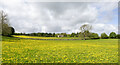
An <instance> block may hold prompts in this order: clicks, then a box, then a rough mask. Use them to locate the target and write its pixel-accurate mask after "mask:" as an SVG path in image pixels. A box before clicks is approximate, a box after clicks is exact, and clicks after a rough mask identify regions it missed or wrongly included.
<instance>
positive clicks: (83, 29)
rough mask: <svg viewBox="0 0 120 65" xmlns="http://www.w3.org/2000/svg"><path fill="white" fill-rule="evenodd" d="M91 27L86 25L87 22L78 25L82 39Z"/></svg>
mask: <svg viewBox="0 0 120 65" xmlns="http://www.w3.org/2000/svg"><path fill="white" fill-rule="evenodd" d="M91 29H92V26H90V25H88V24H84V25H82V26H81V27H80V30H81V32H82V34H83V37H84V40H85V37H86V36H87V35H88V32H89V31H90V30H91Z"/></svg>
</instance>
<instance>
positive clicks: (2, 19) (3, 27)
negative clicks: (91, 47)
mask: <svg viewBox="0 0 120 65" xmlns="http://www.w3.org/2000/svg"><path fill="white" fill-rule="evenodd" d="M91 29H92V26H90V25H88V24H84V25H82V26H81V27H80V31H81V32H78V33H71V34H67V33H28V34H26V33H15V29H14V28H13V27H12V26H11V25H10V24H9V19H8V15H7V14H6V13H5V12H3V11H0V34H1V35H3V36H11V35H27V36H40V37H58V35H62V36H63V37H82V38H83V39H84V40H86V39H100V38H101V39H108V38H120V34H116V33H115V32H111V33H110V34H109V35H107V34H106V33H102V34H101V36H99V35H98V34H97V33H93V32H90V30H91Z"/></svg>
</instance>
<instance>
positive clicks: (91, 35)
mask: <svg viewBox="0 0 120 65" xmlns="http://www.w3.org/2000/svg"><path fill="white" fill-rule="evenodd" d="M90 38H91V39H99V36H98V34H97V33H91V34H90Z"/></svg>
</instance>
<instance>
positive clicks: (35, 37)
mask: <svg viewBox="0 0 120 65" xmlns="http://www.w3.org/2000/svg"><path fill="white" fill-rule="evenodd" d="M13 36H14V37H19V38H33V39H82V38H80V37H37V36H24V35H13Z"/></svg>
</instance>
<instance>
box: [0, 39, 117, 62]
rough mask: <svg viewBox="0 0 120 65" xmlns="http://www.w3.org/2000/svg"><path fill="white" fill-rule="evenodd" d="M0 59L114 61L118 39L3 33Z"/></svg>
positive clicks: (16, 60) (115, 60)
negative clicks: (42, 37) (24, 36)
mask: <svg viewBox="0 0 120 65" xmlns="http://www.w3.org/2000/svg"><path fill="white" fill-rule="evenodd" d="M2 62H3V63H117V62H118V40H117V39H98V40H30V39H29V40H28V39H18V38H10V37H3V41H2Z"/></svg>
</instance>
